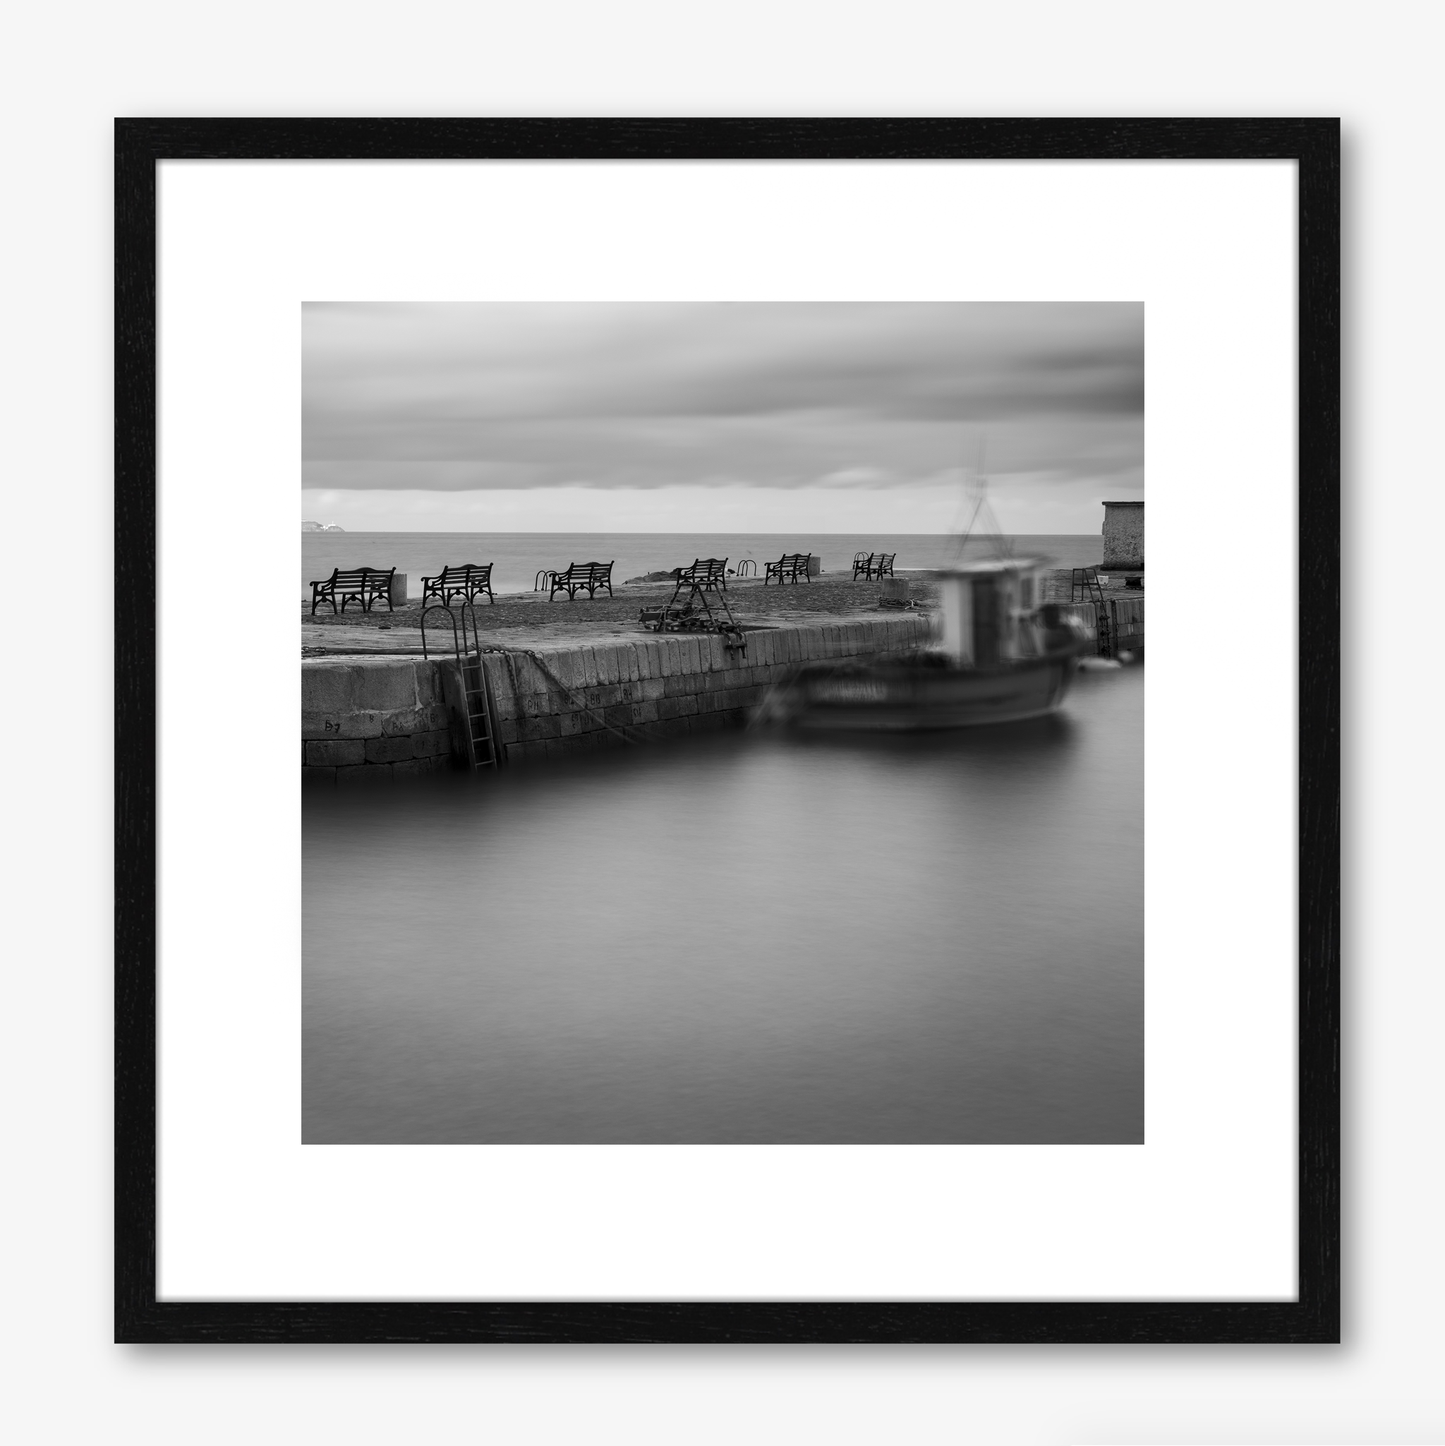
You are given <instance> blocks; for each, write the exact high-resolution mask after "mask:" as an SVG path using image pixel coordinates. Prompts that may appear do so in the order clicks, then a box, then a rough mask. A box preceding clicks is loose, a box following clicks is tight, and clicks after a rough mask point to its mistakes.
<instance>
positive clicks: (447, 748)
mask: <svg viewBox="0 0 1445 1446" xmlns="http://www.w3.org/2000/svg"><path fill="white" fill-rule="evenodd" d="M451 748H452V744H451V735H450V734H449V733H448V732H447V731H446V729H436V730H433V731H431V732H428V733H414V734H412V739H411V756H412V757H413V758H441V757H443V756H444V755H446V754H448V753H450V752H451Z"/></svg>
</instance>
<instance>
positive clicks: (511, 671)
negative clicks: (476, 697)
mask: <svg viewBox="0 0 1445 1446" xmlns="http://www.w3.org/2000/svg"><path fill="white" fill-rule="evenodd" d="M481 651H482V652H484V653H500V654H502V656H503V657H505V658H506V660H507V672H508V675H509V676H510V677H511V680H512V696H513V697H514V698H516V699H517V700H518V701H519V703H520V700H521V697H522V690H521V686H520V685H519V683H518V681H517V664H516V658H517V657H518V656H521V657H524V658H530V659H531V660H532V664H533V666H534V667H535V668H536V669H537V671H538V672H539V673H541V675H542V676H543V677H544V678H545V679H546V680H547V681H548V682H549V683H550V684H552V685H553V686H554V687H555V688H556V689H557V691H558V692H559V693H562V694H563V695H564V696H566V697H568V698H571V699H572V701H573V702H574V704H576V706H577V711H578V712H579V713H586V714H588V715H589V716H590V717H592V718H595V719H596V720H597V721H598V722H599V723H600V724H601V725H602V726H603V727H604V728H605V729H606V730H607V731H608V732H609V733H615V734H616V735H617V736H618V737H619V738H620V739H622V741H623V742H624V743H628V744H631V745H632V746H633V747H634V748H635V747H638V746H640V744H641V743H645V742H647V741H648V740H649V739H651V738H661V737H663V736H664V735H663V734H660V733H652V732H650V731H649V730H648V728H647V726H646V725H645V724H641V725H639V724H632V723H628V724H624V725H623V727H621V728H619V727H618V726H617V725H616V724H615V723H609V722H608V721H607V718H606V716H605V715H604V714H603V712H602V710H601V709H600V708H594V707H593V706H592V705H591V704H590V703H589V702H588V701H587V698H586V695H585V694H584V693H582V692H581V691H579V690H578V689H576V688H574V687H572V685H571V684H570V683H564V682H563V681H562V680H561V678H559V677H558V676H557V675H556V673H554V672H553V671H552V670H551V668H549V667H548V666H547V665H546V663H544V662H543V661H542V657H541V654H539V653H537V652H536V651H535V650H534V649H532V648H502V647H496V646H491V647H486V648H482V649H481ZM632 733H635V734H637V735H638V736H637V737H636V738H632V737H629V736H628V735H629V734H632Z"/></svg>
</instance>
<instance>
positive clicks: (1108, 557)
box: [1103, 502, 1144, 572]
mask: <svg viewBox="0 0 1445 1446" xmlns="http://www.w3.org/2000/svg"><path fill="white" fill-rule="evenodd" d="M1143 566H1144V504H1143V503H1142V502H1106V503H1105V504H1104V562H1103V568H1104V571H1106V572H1107V571H1108V570H1109V569H1110V568H1128V569H1131V570H1132V569H1142V568H1143Z"/></svg>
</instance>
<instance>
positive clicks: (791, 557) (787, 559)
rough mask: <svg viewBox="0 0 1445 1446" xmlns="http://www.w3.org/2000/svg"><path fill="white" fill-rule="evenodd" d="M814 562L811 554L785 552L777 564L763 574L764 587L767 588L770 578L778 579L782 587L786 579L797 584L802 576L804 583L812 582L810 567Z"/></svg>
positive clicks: (774, 563) (769, 567) (771, 565)
mask: <svg viewBox="0 0 1445 1446" xmlns="http://www.w3.org/2000/svg"><path fill="white" fill-rule="evenodd" d="M812 561H813V554H812V553H811V552H785V553H784V554H783V555H782V556H781V557H780V558H779V559H778V560H777V561H776V562H770V563H769V564H768V568H767V571H766V572H765V573H764V574H763V586H764V587H767V585H768V579H769V578H774V577H775V578H777V580H778V582H779V584H780V585H781V583H782V581H783V579H784V578H786V579H787V580H788V581H789V582H797V580H798V578H799V577H800V576H801V577H802V579H803V581H804V582H812V580H813V579H812V577H811V576H810V568H809V565H810V564H811V563H812Z"/></svg>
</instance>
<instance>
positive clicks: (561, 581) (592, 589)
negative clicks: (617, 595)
mask: <svg viewBox="0 0 1445 1446" xmlns="http://www.w3.org/2000/svg"><path fill="white" fill-rule="evenodd" d="M550 586H551V589H552V590H551V592H549V593H548V594H547V601H548V602H551V601H552V599H553V598H554V597H556V596H557V594H558V593H559V592H562V591H564V590H565V591H566V593H567V601H568V602H571V601H572V600H573V599H574V598H575V597H576V596H577V594H578V592H579V591H581V589H582V588H584V587H585V588H586V589H587V596H588V597H589V598H590V597H592V596H593V595H594V594H595V593H596V592H597V589H598V588H599V587H605V588H606V589H607V596H608V597H612V596H613V595H614V594H613V592H612V564H611V563H610V562H572V563H568V565H567V570H566V572H554V573H552V574H551V576H550Z"/></svg>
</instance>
